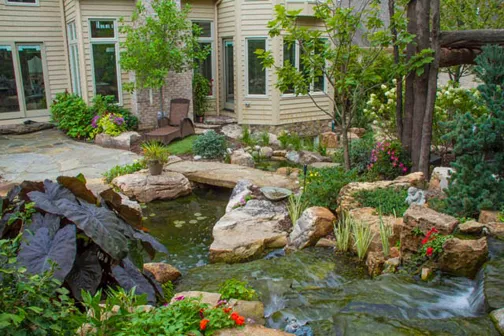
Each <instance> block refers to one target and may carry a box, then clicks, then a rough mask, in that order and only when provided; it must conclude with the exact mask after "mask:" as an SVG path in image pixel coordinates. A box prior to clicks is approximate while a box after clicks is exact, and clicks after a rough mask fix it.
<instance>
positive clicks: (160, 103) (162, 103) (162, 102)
mask: <svg viewBox="0 0 504 336" xmlns="http://www.w3.org/2000/svg"><path fill="white" fill-rule="evenodd" d="M163 89H164V86H161V88H160V89H159V109H160V112H161V117H164V116H165V113H164V94H163V91H164V90H163Z"/></svg>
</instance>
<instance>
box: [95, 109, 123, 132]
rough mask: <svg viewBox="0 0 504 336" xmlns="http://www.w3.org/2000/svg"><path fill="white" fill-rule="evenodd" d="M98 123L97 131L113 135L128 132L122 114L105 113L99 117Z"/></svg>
mask: <svg viewBox="0 0 504 336" xmlns="http://www.w3.org/2000/svg"><path fill="white" fill-rule="evenodd" d="M97 125H98V127H96V132H97V133H105V134H107V135H110V136H113V137H115V136H118V135H120V134H121V133H123V132H126V122H125V121H124V118H123V117H122V115H120V114H105V115H103V116H102V117H101V118H99V119H98V122H97Z"/></svg>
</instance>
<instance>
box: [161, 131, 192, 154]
mask: <svg viewBox="0 0 504 336" xmlns="http://www.w3.org/2000/svg"><path fill="white" fill-rule="evenodd" d="M197 138H198V136H197V135H191V136H189V137H187V138H184V139H182V140H177V141H175V142H172V143H171V144H169V145H168V152H170V154H171V155H184V154H191V153H192V147H193V143H194V141H195V140H196V139H197Z"/></svg>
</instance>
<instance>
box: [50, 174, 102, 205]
mask: <svg viewBox="0 0 504 336" xmlns="http://www.w3.org/2000/svg"><path fill="white" fill-rule="evenodd" d="M85 181H86V180H85V179H84V181H82V179H81V178H79V177H69V176H60V177H58V183H59V184H60V185H62V186H63V187H65V188H67V189H68V190H70V191H71V192H72V193H73V194H74V195H75V196H76V197H77V198H80V199H83V200H84V201H86V202H88V203H90V204H95V205H96V204H97V203H98V199H97V198H96V196H95V195H94V194H93V193H92V192H91V191H90V190H89V189H88V188H87V187H86V182H85Z"/></svg>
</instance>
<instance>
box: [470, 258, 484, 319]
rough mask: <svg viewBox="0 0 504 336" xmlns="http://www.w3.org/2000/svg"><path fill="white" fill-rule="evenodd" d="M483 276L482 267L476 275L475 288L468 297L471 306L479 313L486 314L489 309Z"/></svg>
mask: <svg viewBox="0 0 504 336" xmlns="http://www.w3.org/2000/svg"><path fill="white" fill-rule="evenodd" d="M483 277H484V271H483V268H482V269H480V270H479V272H478V275H477V276H476V279H475V286H474V290H473V291H472V293H471V295H470V296H469V298H468V301H469V307H470V308H471V310H472V311H473V312H475V313H476V314H478V315H479V314H484V313H485V312H486V310H487V307H486V300H485V291H484V289H485V288H484V281H483Z"/></svg>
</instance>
